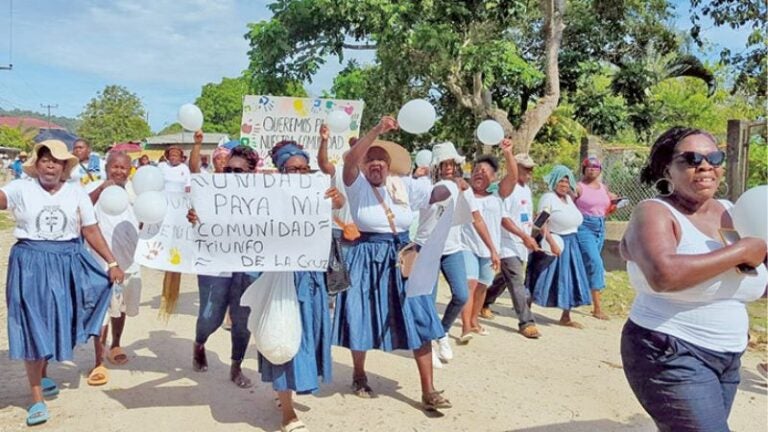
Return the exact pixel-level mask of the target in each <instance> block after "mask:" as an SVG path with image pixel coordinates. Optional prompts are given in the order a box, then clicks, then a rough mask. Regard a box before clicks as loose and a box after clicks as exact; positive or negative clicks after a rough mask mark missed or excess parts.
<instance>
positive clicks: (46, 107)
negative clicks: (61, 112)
mask: <svg viewBox="0 0 768 432" xmlns="http://www.w3.org/2000/svg"><path fill="white" fill-rule="evenodd" d="M58 107H59V104H56V105H51V104H45V105H43V104H40V108H45V109H47V110H48V129H50V128H51V109H56V108H58Z"/></svg>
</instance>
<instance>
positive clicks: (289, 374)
mask: <svg viewBox="0 0 768 432" xmlns="http://www.w3.org/2000/svg"><path fill="white" fill-rule="evenodd" d="M293 280H294V283H295V284H296V296H297V297H298V300H299V313H300V314H301V330H302V332H301V345H300V346H299V352H298V353H296V356H295V357H294V358H293V359H291V361H289V362H287V363H285V364H281V365H274V364H272V363H270V362H269V360H267V359H266V358H265V357H264V356H262V355H261V354H259V372H260V373H261V380H262V381H263V382H271V383H272V388H273V389H274V390H275V391H288V390H293V391H295V392H296V393H298V394H306V393H314V392H316V391H317V390H318V389H319V388H320V379H322V382H324V383H328V382H330V381H331V372H332V370H333V363H332V361H331V317H330V315H329V312H328V293H327V291H326V289H325V274H324V273H322V272H295V273H294V276H293Z"/></svg>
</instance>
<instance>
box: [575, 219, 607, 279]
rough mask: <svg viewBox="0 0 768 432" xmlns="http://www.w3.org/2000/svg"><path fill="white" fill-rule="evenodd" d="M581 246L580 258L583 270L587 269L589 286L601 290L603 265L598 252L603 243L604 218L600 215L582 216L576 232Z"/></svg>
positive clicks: (603, 274)
mask: <svg viewBox="0 0 768 432" xmlns="http://www.w3.org/2000/svg"><path fill="white" fill-rule="evenodd" d="M576 238H578V239H579V248H581V259H582V260H583V261H584V270H586V271H587V281H588V282H589V288H590V289H593V290H602V289H603V288H605V266H604V265H603V257H602V255H601V254H600V253H601V251H602V250H603V244H604V243H605V218H604V217H601V216H584V222H582V224H581V225H579V231H578V232H577V233H576Z"/></svg>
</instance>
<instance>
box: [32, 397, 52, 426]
mask: <svg viewBox="0 0 768 432" xmlns="http://www.w3.org/2000/svg"><path fill="white" fill-rule="evenodd" d="M49 417H50V414H48V407H47V406H45V402H35V403H33V404H32V405H30V406H29V407H28V408H27V426H35V425H39V424H43V423H45V422H47V421H48V418H49Z"/></svg>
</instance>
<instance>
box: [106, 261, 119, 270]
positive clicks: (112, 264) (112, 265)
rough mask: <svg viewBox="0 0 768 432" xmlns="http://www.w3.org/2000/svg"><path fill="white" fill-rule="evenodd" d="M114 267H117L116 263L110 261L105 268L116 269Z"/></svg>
mask: <svg viewBox="0 0 768 432" xmlns="http://www.w3.org/2000/svg"><path fill="white" fill-rule="evenodd" d="M116 267H118V265H117V261H112V262H111V263H108V264H107V268H108V269H113V268H116Z"/></svg>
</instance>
